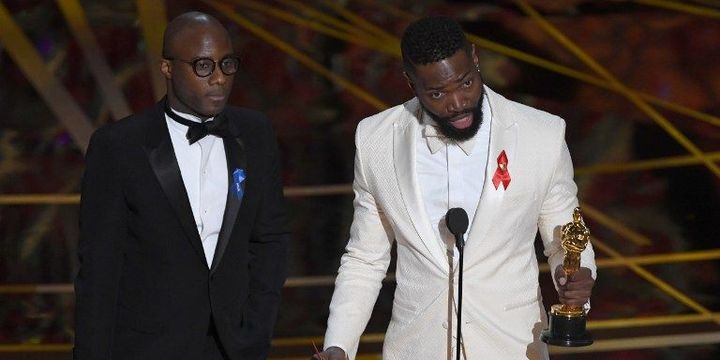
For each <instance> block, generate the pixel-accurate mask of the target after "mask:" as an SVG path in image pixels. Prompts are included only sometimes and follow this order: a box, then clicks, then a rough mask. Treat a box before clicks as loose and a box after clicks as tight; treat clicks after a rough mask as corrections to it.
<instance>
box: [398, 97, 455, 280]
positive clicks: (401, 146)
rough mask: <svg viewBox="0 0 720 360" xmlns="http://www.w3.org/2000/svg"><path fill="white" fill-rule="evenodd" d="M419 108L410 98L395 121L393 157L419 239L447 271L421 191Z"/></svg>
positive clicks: (410, 216) (399, 183)
mask: <svg viewBox="0 0 720 360" xmlns="http://www.w3.org/2000/svg"><path fill="white" fill-rule="evenodd" d="M418 109H419V102H418V100H417V98H415V99H413V100H412V101H410V102H408V103H407V105H406V111H404V112H403V115H401V118H399V119H397V120H396V121H395V123H394V124H393V131H394V133H393V146H394V148H393V160H394V162H395V177H396V178H397V181H398V186H399V188H400V193H401V195H402V199H403V203H404V204H405V209H406V211H407V213H408V217H409V218H410V222H412V224H413V227H414V228H415V231H416V232H417V235H418V237H419V238H420V240H421V241H422V242H423V243H424V244H425V247H426V248H427V251H428V253H429V254H430V257H432V258H434V259H435V261H434V263H435V264H436V265H438V267H439V268H440V269H441V270H443V271H447V257H446V255H445V250H444V249H443V248H442V247H441V246H440V241H438V239H436V237H435V232H434V231H433V229H432V226H430V220H429V219H428V216H427V213H426V211H425V205H424V203H423V201H422V197H421V195H420V193H421V192H420V187H419V184H418V180H417V172H416V171H415V168H416V143H415V142H416V141H417V138H418V136H420V135H419V134H420V124H419V120H418V119H417V117H416V113H417V110H418Z"/></svg>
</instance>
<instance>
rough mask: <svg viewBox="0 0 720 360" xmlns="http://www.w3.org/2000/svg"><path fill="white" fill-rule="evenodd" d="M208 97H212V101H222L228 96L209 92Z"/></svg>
mask: <svg viewBox="0 0 720 360" xmlns="http://www.w3.org/2000/svg"><path fill="white" fill-rule="evenodd" d="M207 98H208V99H210V101H215V102H220V101H225V99H226V98H227V96H225V94H208V95H207Z"/></svg>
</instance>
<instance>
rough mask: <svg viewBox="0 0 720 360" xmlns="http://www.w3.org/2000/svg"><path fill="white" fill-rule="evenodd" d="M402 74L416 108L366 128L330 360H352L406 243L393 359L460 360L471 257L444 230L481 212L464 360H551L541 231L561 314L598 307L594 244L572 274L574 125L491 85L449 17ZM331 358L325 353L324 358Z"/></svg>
mask: <svg viewBox="0 0 720 360" xmlns="http://www.w3.org/2000/svg"><path fill="white" fill-rule="evenodd" d="M402 53H403V63H404V68H405V75H406V77H407V78H408V83H409V84H410V86H411V87H412V89H413V90H414V92H415V94H416V97H415V98H413V99H411V100H410V101H408V102H406V103H404V104H402V105H398V106H395V107H393V108H391V109H388V110H386V111H383V112H381V113H379V114H376V115H374V116H371V117H369V118H367V119H365V120H363V121H362V122H361V123H360V124H359V125H358V128H357V133H356V156H355V180H354V183H353V190H354V193H355V200H354V207H355V214H354V219H353V223H352V226H351V230H350V240H349V242H348V245H347V248H346V251H347V252H346V253H345V254H344V256H343V258H342V261H341V266H340V270H339V275H338V277H337V280H336V283H335V292H334V294H333V299H332V303H331V305H330V318H329V320H328V329H327V332H326V334H325V344H324V348H325V351H323V352H322V353H321V354H320V355H321V356H322V357H323V359H330V360H332V359H344V358H346V357H348V358H350V359H353V358H354V357H355V355H356V353H357V347H358V342H359V338H360V335H361V334H362V332H363V331H364V329H365V326H366V325H367V322H368V320H369V318H370V315H371V313H372V309H373V304H374V303H375V301H376V299H377V295H378V292H379V290H380V287H381V282H382V280H383V278H384V277H385V275H386V271H387V268H388V265H389V263H390V249H391V246H392V242H393V241H395V242H396V243H397V269H396V272H395V278H396V282H397V287H396V290H395V299H394V303H393V311H392V319H391V321H390V325H389V327H388V329H387V333H386V336H385V342H384V347H383V358H384V359H388V360H393V359H452V358H453V357H454V354H455V349H454V346H455V340H454V339H453V337H454V336H455V333H454V330H455V326H456V323H455V321H456V320H455V319H456V313H455V306H456V299H455V296H456V294H457V280H456V279H457V276H458V272H457V271H456V270H455V269H457V263H458V256H457V250H455V246H454V240H453V237H452V235H450V234H449V232H448V230H447V227H446V225H445V221H444V218H443V217H444V215H445V212H446V211H447V210H448V209H449V208H452V207H463V208H465V210H466V211H467V212H468V213H469V214H470V223H471V225H470V228H469V231H468V233H467V236H466V246H465V255H464V268H463V270H464V275H463V276H464V284H463V292H464V294H463V308H462V311H463V314H462V320H463V321H462V322H463V324H462V338H463V344H464V345H463V348H462V349H461V350H462V354H463V355H462V357H463V358H465V359H513V360H514V359H524V358H528V359H547V358H548V352H547V347H546V346H545V344H543V343H542V342H540V341H539V340H538V339H539V335H540V332H541V331H542V329H543V328H545V324H546V315H545V310H544V307H543V303H542V299H541V296H540V290H539V284H538V275H539V272H538V261H537V258H536V256H535V250H534V239H535V236H536V234H537V232H538V230H539V231H540V235H541V237H542V240H543V245H544V252H545V254H546V255H547V256H548V257H549V264H550V267H551V269H555V270H554V273H555V274H554V280H555V282H556V287H557V289H558V292H559V295H560V301H561V302H562V303H566V304H570V305H578V306H579V305H587V304H588V301H589V297H590V294H591V291H592V287H593V284H594V278H595V276H596V275H595V271H596V268H595V263H594V253H593V249H592V246H591V245H588V247H587V248H586V249H585V250H584V251H583V252H582V254H581V269H580V271H579V272H577V273H575V274H574V275H573V276H572V277H570V278H568V277H567V276H566V275H565V274H564V272H563V271H562V268H561V264H562V260H563V255H564V254H563V250H562V248H561V247H560V239H559V233H560V231H559V229H560V227H561V226H562V225H564V224H566V223H568V222H571V221H572V213H573V209H574V208H575V207H576V206H577V205H578V201H577V198H576V193H577V187H576V185H575V183H574V181H573V168H572V162H571V160H570V154H569V152H568V148H567V145H566V144H565V140H564V135H565V123H564V121H563V120H562V119H561V118H559V117H557V116H554V115H551V114H548V113H546V112H543V111H540V110H537V109H533V108H530V107H528V106H525V105H522V104H519V103H516V102H513V101H510V100H508V99H506V98H504V97H503V96H501V95H499V94H497V93H495V92H494V91H492V90H491V89H490V88H488V87H486V86H485V85H484V84H483V81H482V78H481V76H480V72H479V68H478V58H477V56H476V54H475V49H474V47H473V46H471V45H470V44H469V43H468V42H467V40H466V39H465V36H464V33H463V32H462V29H461V28H460V26H459V25H458V24H457V23H456V22H455V21H453V20H451V19H448V18H442V17H430V18H425V19H421V20H419V21H418V22H416V23H413V24H411V25H410V26H409V27H408V29H407V30H406V32H405V34H404V35H403V39H402ZM318 357H319V356H318V355H316V358H318Z"/></svg>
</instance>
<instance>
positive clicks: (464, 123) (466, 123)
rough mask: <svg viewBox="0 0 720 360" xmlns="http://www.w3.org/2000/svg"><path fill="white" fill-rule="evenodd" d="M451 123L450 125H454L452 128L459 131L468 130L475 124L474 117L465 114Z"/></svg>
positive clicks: (470, 114)
mask: <svg viewBox="0 0 720 360" xmlns="http://www.w3.org/2000/svg"><path fill="white" fill-rule="evenodd" d="M449 123H450V125H452V127H454V128H456V129H459V130H462V129H467V128H469V127H470V125H472V123H473V115H472V113H467V114H463V115H461V116H458V117H456V118H453V119H452V120H450V121H449Z"/></svg>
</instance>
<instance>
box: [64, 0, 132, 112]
mask: <svg viewBox="0 0 720 360" xmlns="http://www.w3.org/2000/svg"><path fill="white" fill-rule="evenodd" d="M57 3H58V6H59V7H60V10H61V11H62V13H63V15H64V16H65V20H66V21H67V22H68V25H70V29H71V30H72V32H73V35H75V39H76V40H77V41H78V43H79V44H80V47H81V48H82V50H83V54H84V55H85V60H86V61H87V63H88V66H89V67H90V71H91V72H92V74H93V76H95V81H96V83H97V85H98V87H99V88H100V93H101V94H102V96H103V99H104V100H105V103H106V104H107V106H108V108H109V109H110V113H111V114H112V116H113V117H114V118H115V119H116V120H118V119H121V118H124V117H126V116H128V115H130V107H129V106H128V104H127V101H125V94H123V92H122V91H121V90H120V87H119V86H118V84H117V83H116V82H115V77H114V76H113V74H112V70H110V66H109V65H108V63H107V62H106V61H105V58H104V57H103V55H102V52H101V51H100V48H99V47H98V44H97V39H95V35H94V34H93V32H92V29H90V24H89V23H88V21H87V18H86V17H85V13H84V11H83V9H82V6H81V5H80V1H79V0H57Z"/></svg>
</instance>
